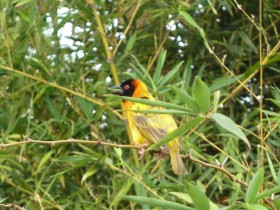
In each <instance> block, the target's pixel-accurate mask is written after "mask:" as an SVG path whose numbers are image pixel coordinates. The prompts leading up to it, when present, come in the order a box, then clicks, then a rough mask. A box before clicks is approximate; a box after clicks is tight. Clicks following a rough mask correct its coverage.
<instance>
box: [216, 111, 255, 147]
mask: <svg viewBox="0 0 280 210" xmlns="http://www.w3.org/2000/svg"><path fill="white" fill-rule="evenodd" d="M211 116H212V119H213V120H215V122H216V123H218V124H219V125H220V126H221V127H222V128H224V129H226V130H227V131H229V132H230V133H232V134H234V135H236V136H237V137H239V138H240V139H242V140H243V141H244V142H245V143H246V144H247V146H248V147H249V149H251V145H250V142H249V141H248V139H247V137H246V136H245V134H244V133H243V131H242V130H241V129H240V128H239V127H238V126H237V125H236V124H235V123H234V122H233V121H232V119H230V118H229V117H227V116H225V115H223V114H220V113H213V114H212V115H211Z"/></svg>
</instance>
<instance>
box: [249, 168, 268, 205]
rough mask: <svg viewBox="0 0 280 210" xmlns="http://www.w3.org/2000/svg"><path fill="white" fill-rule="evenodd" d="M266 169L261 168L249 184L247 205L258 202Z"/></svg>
mask: <svg viewBox="0 0 280 210" xmlns="http://www.w3.org/2000/svg"><path fill="white" fill-rule="evenodd" d="M263 175H264V169H263V168H260V169H259V170H258V172H257V173H256V174H255V175H254V176H253V178H252V180H251V181H250V183H249V186H248V189H247V191H246V195H245V201H246V203H249V204H253V203H255V202H256V201H257V194H258V192H259V190H260V188H261V185H262V182H263Z"/></svg>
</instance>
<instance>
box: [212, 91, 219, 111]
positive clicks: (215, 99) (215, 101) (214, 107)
mask: <svg viewBox="0 0 280 210" xmlns="http://www.w3.org/2000/svg"><path fill="white" fill-rule="evenodd" d="M220 96H221V91H219V90H217V91H215V93H214V104H213V112H214V113H216V112H217V110H218V108H219V107H218V105H219V100H220Z"/></svg>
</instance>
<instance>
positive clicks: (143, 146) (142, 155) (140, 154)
mask: <svg viewBox="0 0 280 210" xmlns="http://www.w3.org/2000/svg"><path fill="white" fill-rule="evenodd" d="M140 146H141V147H140V149H139V152H138V153H139V159H140V160H141V159H142V158H143V157H144V153H145V150H146V148H147V146H148V144H141V145H140Z"/></svg>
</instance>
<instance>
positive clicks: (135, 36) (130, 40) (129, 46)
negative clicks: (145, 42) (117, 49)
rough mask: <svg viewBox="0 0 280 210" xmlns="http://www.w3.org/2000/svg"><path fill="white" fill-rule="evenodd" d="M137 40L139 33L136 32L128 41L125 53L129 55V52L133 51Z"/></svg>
mask: <svg viewBox="0 0 280 210" xmlns="http://www.w3.org/2000/svg"><path fill="white" fill-rule="evenodd" d="M136 39H137V33H136V32H135V33H134V34H133V35H132V36H131V37H130V38H129V40H128V42H127V44H126V47H125V50H124V53H125V54H126V53H128V52H129V51H131V50H132V49H133V46H134V44H135V42H136Z"/></svg>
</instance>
